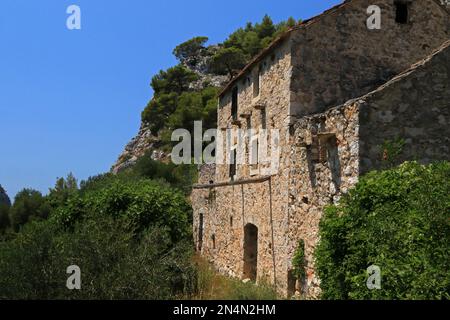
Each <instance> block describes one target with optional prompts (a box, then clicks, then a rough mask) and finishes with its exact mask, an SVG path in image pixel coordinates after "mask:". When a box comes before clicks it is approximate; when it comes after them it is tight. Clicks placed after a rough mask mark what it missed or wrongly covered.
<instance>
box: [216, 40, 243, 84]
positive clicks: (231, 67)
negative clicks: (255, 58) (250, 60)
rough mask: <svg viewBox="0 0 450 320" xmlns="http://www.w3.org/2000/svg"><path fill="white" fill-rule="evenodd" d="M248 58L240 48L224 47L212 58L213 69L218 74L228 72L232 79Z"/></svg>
mask: <svg viewBox="0 0 450 320" xmlns="http://www.w3.org/2000/svg"><path fill="white" fill-rule="evenodd" d="M246 61H247V58H246V56H245V54H244V52H243V51H242V50H241V49H238V48H224V49H221V50H219V51H218V52H217V53H216V54H215V55H214V56H213V57H212V60H211V69H212V70H213V71H214V72H216V73H218V74H228V75H229V77H230V79H231V78H233V76H234V75H235V72H236V70H239V69H241V68H242V67H244V66H245V63H246Z"/></svg>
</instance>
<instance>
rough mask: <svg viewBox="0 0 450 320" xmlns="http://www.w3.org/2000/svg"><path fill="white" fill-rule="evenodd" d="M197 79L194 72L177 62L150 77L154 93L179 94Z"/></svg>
mask: <svg viewBox="0 0 450 320" xmlns="http://www.w3.org/2000/svg"><path fill="white" fill-rule="evenodd" d="M197 79H198V76H197V75H196V74H195V73H194V72H192V71H191V70H189V69H188V68H186V67H185V66H183V65H181V64H179V65H176V66H175V67H172V68H169V69H168V70H167V71H163V70H161V71H160V72H159V73H158V74H157V75H156V76H154V77H153V78H152V82H151V86H152V88H153V90H154V91H155V94H156V95H158V94H161V93H177V94H181V93H182V92H184V91H187V89H188V88H189V84H190V83H191V82H193V81H195V80H197Z"/></svg>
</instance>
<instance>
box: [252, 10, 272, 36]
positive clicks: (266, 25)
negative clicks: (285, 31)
mask: <svg viewBox="0 0 450 320" xmlns="http://www.w3.org/2000/svg"><path fill="white" fill-rule="evenodd" d="M255 30H256V32H257V33H258V36H259V38H260V39H264V38H267V37H269V38H270V37H272V36H273V35H274V33H275V31H276V28H275V25H274V24H273V21H272V19H271V18H270V17H269V16H268V15H267V14H266V15H265V16H264V17H263V19H262V22H261V23H260V24H256V26H255Z"/></svg>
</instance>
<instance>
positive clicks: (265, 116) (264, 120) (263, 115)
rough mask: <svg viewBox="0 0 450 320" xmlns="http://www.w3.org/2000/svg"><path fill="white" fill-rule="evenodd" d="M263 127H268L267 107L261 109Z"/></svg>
mask: <svg viewBox="0 0 450 320" xmlns="http://www.w3.org/2000/svg"><path fill="white" fill-rule="evenodd" d="M261 128H262V129H266V128H267V114H266V109H265V108H263V109H261Z"/></svg>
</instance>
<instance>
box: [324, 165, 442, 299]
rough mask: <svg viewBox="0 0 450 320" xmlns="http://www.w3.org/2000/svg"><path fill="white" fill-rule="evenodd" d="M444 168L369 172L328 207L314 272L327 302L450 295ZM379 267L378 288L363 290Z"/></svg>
mask: <svg viewBox="0 0 450 320" xmlns="http://www.w3.org/2000/svg"><path fill="white" fill-rule="evenodd" d="M449 181H450V163H449V162H443V163H436V164H432V165H428V166H422V165H419V164H417V163H415V162H406V163H404V164H403V165H401V166H399V167H397V168H393V169H389V170H386V171H382V172H371V173H369V174H367V175H366V176H364V177H363V178H361V180H360V182H359V183H358V184H357V185H356V187H355V188H354V189H353V190H351V191H350V192H349V194H347V195H346V196H344V197H343V198H342V199H341V202H340V204H339V205H336V206H331V207H329V208H328V209H327V210H326V213H325V216H324V218H323V220H322V221H321V224H320V239H321V240H320V243H319V246H318V248H317V251H316V258H317V269H318V272H319V277H320V279H321V287H322V291H323V295H322V297H323V298H325V299H349V298H350V299H448V298H450V292H449V290H450V289H449V288H450V275H449V273H448V270H449V267H450V265H449V262H450V261H449V256H448V251H449V244H450V221H449V219H448V213H449V211H450V201H449V194H450V183H449ZM371 265H377V266H379V267H380V268H381V290H369V289H368V288H367V286H366V281H367V273H366V272H367V268H368V267H369V266H371Z"/></svg>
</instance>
